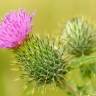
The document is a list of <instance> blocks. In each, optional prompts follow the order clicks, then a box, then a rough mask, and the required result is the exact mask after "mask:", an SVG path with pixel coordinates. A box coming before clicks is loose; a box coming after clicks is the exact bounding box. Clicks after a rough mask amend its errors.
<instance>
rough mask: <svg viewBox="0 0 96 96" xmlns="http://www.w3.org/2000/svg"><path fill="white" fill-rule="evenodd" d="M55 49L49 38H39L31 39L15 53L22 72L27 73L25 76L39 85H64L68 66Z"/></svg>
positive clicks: (32, 37) (33, 37)
mask: <svg viewBox="0 0 96 96" xmlns="http://www.w3.org/2000/svg"><path fill="white" fill-rule="evenodd" d="M54 47H55V45H54V44H53V43H50V42H49V39H48V38H47V39H45V40H43V39H40V38H39V37H38V36H33V35H32V36H31V37H29V39H28V40H27V41H26V42H24V44H23V46H21V47H19V48H18V49H16V50H15V51H14V52H15V54H16V58H17V61H18V63H19V64H20V66H21V70H23V72H24V73H25V74H23V75H24V76H25V77H28V78H31V80H32V81H35V82H36V83H37V85H44V84H51V83H56V84H61V83H62V84H63V83H64V75H65V74H66V73H67V71H68V70H67V68H66V66H67V65H66V62H65V61H64V60H63V59H62V56H61V55H60V54H59V51H58V50H55V49H54ZM26 75H27V76H26Z"/></svg>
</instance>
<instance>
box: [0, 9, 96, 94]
mask: <svg viewBox="0 0 96 96" xmlns="http://www.w3.org/2000/svg"><path fill="white" fill-rule="evenodd" d="M32 19H33V15H32V14H29V13H28V12H27V11H25V10H18V11H14V12H10V13H8V14H7V15H6V16H5V18H4V20H3V21H2V22H1V24H0V48H8V49H9V50H11V51H12V52H13V53H14V56H15V58H16V65H18V67H19V70H20V72H21V74H20V76H21V77H22V78H23V79H24V80H26V82H27V84H28V87H29V85H30V86H31V87H40V88H41V89H42V87H46V86H47V85H52V84H53V85H55V88H56V87H58V88H61V89H63V90H65V91H66V93H68V96H87V95H88V96H93V95H92V94H91V93H89V90H86V88H87V87H86V86H87V85H86V84H85V85H86V86H76V87H74V86H72V85H71V84H70V83H69V81H67V79H66V78H67V76H69V75H68V74H69V73H71V72H72V71H73V70H74V69H78V68H79V69H80V72H81V74H82V76H83V78H85V77H88V78H90V79H91V77H92V75H93V74H96V67H95V66H96V64H95V63H96V56H95V55H94V53H95V51H96V50H95V46H96V44H95V42H96V37H95V30H94V28H93V27H92V26H91V25H89V24H88V23H87V22H86V21H85V20H84V19H82V18H81V19H80V18H74V19H72V20H70V21H68V22H67V23H66V25H65V28H64V32H63V35H62V43H60V45H59V43H57V42H55V41H52V40H51V39H49V38H48V37H46V38H41V37H40V36H39V35H36V34H33V33H32V34H30V32H31V31H32ZM66 53H67V55H66ZM66 56H67V57H68V58H69V57H70V56H72V58H71V59H69V60H67V59H68V58H67V59H66V58H65V57H66ZM71 80H72V79H71ZM91 80H92V79H91ZM92 88H93V87H92ZM31 89H32V88H31ZM42 90H43V89H42ZM36 91H37V90H36ZM33 93H34V90H33V91H32V94H31V95H34V94H33ZM92 93H93V91H92ZM90 94H91V95H90Z"/></svg>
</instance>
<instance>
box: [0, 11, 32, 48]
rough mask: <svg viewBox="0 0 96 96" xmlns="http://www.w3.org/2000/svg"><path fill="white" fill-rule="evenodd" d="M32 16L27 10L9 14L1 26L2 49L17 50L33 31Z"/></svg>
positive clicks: (0, 42)
mask: <svg viewBox="0 0 96 96" xmlns="http://www.w3.org/2000/svg"><path fill="white" fill-rule="evenodd" d="M31 21H32V15H30V14H28V13H27V12H26V11H25V10H18V11H14V12H10V13H8V14H7V15H6V16H5V18H4V20H3V21H2V22H1V24H0V48H15V47H16V46H18V45H20V44H21V43H22V42H23V40H25V39H26V36H27V35H28V33H29V31H31V27H32V26H31V25H32V24H31Z"/></svg>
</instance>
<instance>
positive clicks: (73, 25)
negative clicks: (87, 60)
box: [62, 18, 96, 56]
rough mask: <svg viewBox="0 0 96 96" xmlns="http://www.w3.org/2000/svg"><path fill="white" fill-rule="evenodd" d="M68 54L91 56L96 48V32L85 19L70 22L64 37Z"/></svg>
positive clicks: (66, 26)
mask: <svg viewBox="0 0 96 96" xmlns="http://www.w3.org/2000/svg"><path fill="white" fill-rule="evenodd" d="M62 39H63V40H64V43H65V46H66V49H67V51H68V53H70V54H73V55H75V56H82V55H89V54H91V53H92V52H93V50H94V48H95V46H96V32H95V30H94V29H93V28H92V26H90V25H89V24H88V23H87V22H86V21H84V18H73V19H72V20H69V21H68V22H67V23H66V25H65V29H64V32H63V35H62Z"/></svg>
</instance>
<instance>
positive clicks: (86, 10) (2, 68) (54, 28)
mask: <svg viewBox="0 0 96 96" xmlns="http://www.w3.org/2000/svg"><path fill="white" fill-rule="evenodd" d="M18 8H25V9H27V10H28V11H30V12H32V11H35V12H36V16H35V17H34V18H33V19H34V20H33V24H34V26H33V32H36V33H39V34H41V35H45V34H46V33H48V34H50V35H51V36H56V35H57V34H60V32H61V31H62V28H63V24H64V22H65V21H66V20H68V19H71V18H72V17H77V16H85V17H86V18H88V19H89V20H90V21H91V22H92V23H94V24H95V22H96V0H0V17H1V18H2V17H3V16H4V14H5V13H6V12H8V11H10V10H15V9H18ZM12 59H13V54H11V52H9V51H8V50H4V49H3V50H2V49H0V96H24V94H23V95H22V93H23V82H22V81H17V82H14V79H15V78H16V77H17V76H18V73H15V72H12V71H10V64H11V62H12ZM49 95H50V93H49ZM49 95H48V96H49ZM61 95H62V96H65V95H64V94H63V92H62V91H60V90H59V91H58V92H57V93H55V92H54V93H52V96H61ZM50 96H51V95H50Z"/></svg>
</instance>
